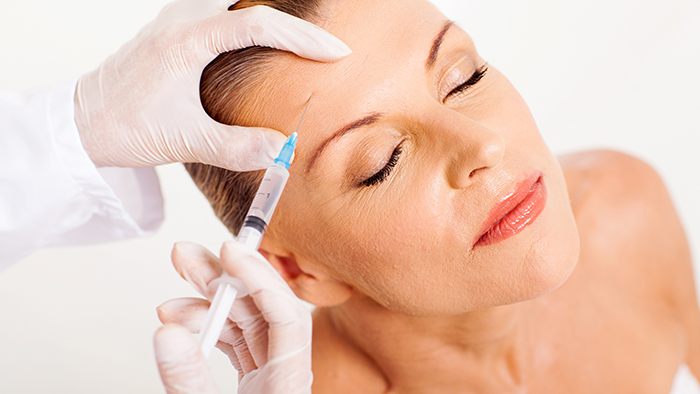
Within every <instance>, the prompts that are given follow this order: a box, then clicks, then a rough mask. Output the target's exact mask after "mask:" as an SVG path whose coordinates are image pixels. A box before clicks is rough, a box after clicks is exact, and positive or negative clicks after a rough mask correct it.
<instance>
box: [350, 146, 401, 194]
mask: <svg viewBox="0 0 700 394" xmlns="http://www.w3.org/2000/svg"><path fill="white" fill-rule="evenodd" d="M402 152H403V148H401V145H399V146H397V147H396V149H394V152H393V153H392V154H391V157H390V158H389V161H388V162H387V163H386V165H385V166H384V168H382V169H381V170H379V172H377V173H376V174H374V175H372V176H371V177H369V178H367V179H366V180H364V181H363V182H362V183H361V184H360V185H361V186H367V187H371V186H375V185H378V184H380V183H382V182H384V181H385V180H386V178H388V177H389V175H390V174H391V170H393V169H394V167H396V163H398V162H399V156H401V153H402Z"/></svg>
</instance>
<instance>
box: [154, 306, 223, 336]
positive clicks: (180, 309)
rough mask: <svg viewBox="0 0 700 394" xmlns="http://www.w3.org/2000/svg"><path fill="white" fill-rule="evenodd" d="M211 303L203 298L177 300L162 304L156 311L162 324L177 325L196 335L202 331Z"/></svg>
mask: <svg viewBox="0 0 700 394" xmlns="http://www.w3.org/2000/svg"><path fill="white" fill-rule="evenodd" d="M209 305H210V304H209V301H207V300H204V299H201V298H176V299H172V300H168V301H166V302H164V303H163V304H161V305H160V306H159V307H158V308H157V309H156V311H157V312H158V319H160V321H161V323H163V324H168V323H175V324H179V325H181V326H183V327H185V328H186V329H187V330H188V331H189V332H191V333H193V334H196V333H198V332H199V331H200V330H201V329H202V325H203V324H204V320H205V319H206V317H207V311H208V310H209Z"/></svg>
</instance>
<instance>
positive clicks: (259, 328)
mask: <svg viewBox="0 0 700 394" xmlns="http://www.w3.org/2000/svg"><path fill="white" fill-rule="evenodd" d="M229 318H230V319H231V320H232V321H234V322H235V323H236V326H238V327H239V328H240V330H241V331H242V333H243V336H244V337H245V340H246V343H247V345H248V349H249V351H250V354H251V356H252V357H253V359H254V360H255V363H256V364H257V365H265V364H266V363H267V360H268V343H269V341H268V332H269V325H268V323H267V321H265V317H264V315H263V314H262V312H261V311H260V310H259V309H258V307H257V304H256V303H255V300H254V299H253V298H252V297H250V296H246V297H243V298H240V299H238V300H236V302H235V303H234V304H233V307H232V308H231V313H230V314H229Z"/></svg>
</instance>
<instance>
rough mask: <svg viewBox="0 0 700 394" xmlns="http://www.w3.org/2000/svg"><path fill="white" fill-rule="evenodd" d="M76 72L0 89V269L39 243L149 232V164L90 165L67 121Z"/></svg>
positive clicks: (153, 217) (155, 210)
mask: <svg viewBox="0 0 700 394" xmlns="http://www.w3.org/2000/svg"><path fill="white" fill-rule="evenodd" d="M76 83H77V81H76V80H72V81H69V82H66V83H64V84H61V85H57V86H54V87H52V88H50V89H49V90H48V91H44V92H42V93H38V94H22V95H20V94H15V93H4V92H0V269H3V268H5V267H7V266H9V265H10V264H12V263H14V262H17V261H18V260H20V259H22V258H23V257H25V256H27V255H29V254H30V253H32V252H34V251H36V250H37V249H39V248H42V247H44V246H56V245H80V244H91V243H99V242H106V241H114V240H120V239H125V238H129V237H135V236H144V235H149V234H152V233H153V232H155V230H157V229H158V227H159V226H160V223H161V222H162V220H163V199H162V196H161V193H160V186H159V184H158V179H157V176H156V173H155V171H154V170H153V169H152V168H147V169H121V168H108V169H100V170H98V169H97V168H96V167H95V165H94V164H93V163H92V161H91V160H90V158H89V156H88V155H87V153H86V152H85V150H84V149H83V146H82V143H81V141H80V136H79V134H78V130H77V127H76V125H75V121H74V115H73V114H74V104H73V103H74V101H73V97H74V92H75V87H76Z"/></svg>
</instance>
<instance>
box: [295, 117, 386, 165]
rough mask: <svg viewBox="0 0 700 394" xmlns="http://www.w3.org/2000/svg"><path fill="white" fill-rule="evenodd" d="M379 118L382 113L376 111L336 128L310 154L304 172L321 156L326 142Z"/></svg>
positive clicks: (374, 121) (375, 121)
mask: <svg viewBox="0 0 700 394" xmlns="http://www.w3.org/2000/svg"><path fill="white" fill-rule="evenodd" d="M381 118H382V114H380V113H378V112H377V113H373V114H371V115H369V116H365V117H364V118H362V119H359V120H356V121H354V122H352V123H348V124H347V125H345V126H343V127H341V128H340V129H338V131H336V132H335V133H333V135H331V137H330V138H328V139H327V140H325V141H324V142H323V144H321V146H319V147H318V149H316V152H315V153H314V155H313V156H311V159H310V160H309V164H308V165H307V166H306V172H307V173H308V172H309V170H311V167H313V165H314V163H315V162H316V159H318V157H319V156H321V153H323V151H324V150H325V149H326V147H327V146H328V144H330V143H331V142H333V141H334V140H336V139H338V138H340V137H343V136H345V135H346V134H348V133H350V132H352V131H355V130H357V129H359V128H360V127H363V126H369V125H371V124H374V123H377V122H378V121H379V119H381Z"/></svg>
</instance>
